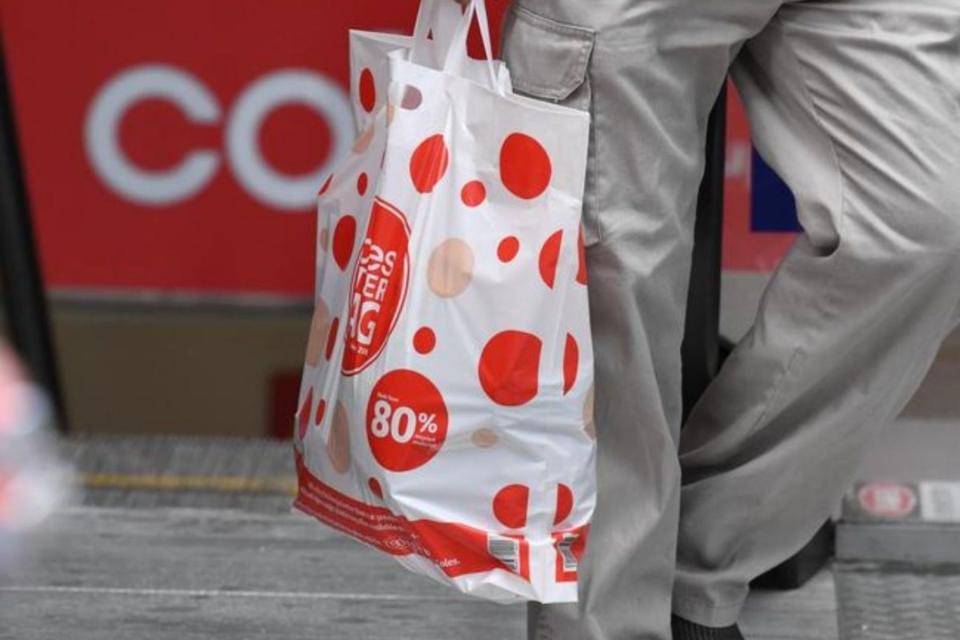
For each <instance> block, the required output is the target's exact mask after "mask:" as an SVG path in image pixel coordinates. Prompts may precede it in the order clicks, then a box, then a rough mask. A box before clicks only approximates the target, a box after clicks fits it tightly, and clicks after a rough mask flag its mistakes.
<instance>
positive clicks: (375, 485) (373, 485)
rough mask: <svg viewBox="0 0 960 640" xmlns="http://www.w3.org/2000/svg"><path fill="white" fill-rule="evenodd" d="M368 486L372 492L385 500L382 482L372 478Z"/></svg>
mask: <svg viewBox="0 0 960 640" xmlns="http://www.w3.org/2000/svg"><path fill="white" fill-rule="evenodd" d="M367 486H369V487H370V492H371V493H372V494H373V495H375V496H377V497H378V498H380V499H381V500H383V487H381V486H380V481H379V480H377V479H376V478H370V479H369V480H367Z"/></svg>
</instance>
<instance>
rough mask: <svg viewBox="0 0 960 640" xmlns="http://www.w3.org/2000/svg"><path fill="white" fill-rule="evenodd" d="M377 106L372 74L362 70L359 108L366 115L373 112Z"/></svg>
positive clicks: (375, 88)
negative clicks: (360, 107)
mask: <svg viewBox="0 0 960 640" xmlns="http://www.w3.org/2000/svg"><path fill="white" fill-rule="evenodd" d="M376 104H377V87H376V85H375V84H374V81H373V72H372V71H370V69H366V68H365V69H364V70H363V71H361V72H360V106H362V107H363V110H364V111H366V112H367V113H370V112H371V111H373V107H374V106H376Z"/></svg>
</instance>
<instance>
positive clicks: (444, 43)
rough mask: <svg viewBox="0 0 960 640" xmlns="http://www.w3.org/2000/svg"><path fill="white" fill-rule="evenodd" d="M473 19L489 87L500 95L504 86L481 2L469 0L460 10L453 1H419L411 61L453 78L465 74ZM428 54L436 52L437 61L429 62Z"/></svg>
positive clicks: (458, 4)
mask: <svg viewBox="0 0 960 640" xmlns="http://www.w3.org/2000/svg"><path fill="white" fill-rule="evenodd" d="M474 16H476V18H477V25H478V26H479V27H480V38H481V40H482V41H483V49H484V57H485V62H486V66H487V72H488V74H489V84H490V88H492V89H494V90H495V91H497V92H498V93H500V94H503V93H504V88H503V83H502V82H500V81H499V80H498V75H497V70H496V68H495V66H494V60H493V44H492V41H491V38H490V22H489V20H488V18H487V8H486V5H485V3H484V0H470V2H468V3H465V6H464V7H463V8H462V9H461V5H460V3H458V2H455V1H454V0H422V1H421V3H420V11H419V13H418V15H417V23H416V26H415V27H414V32H413V58H412V60H413V61H414V62H416V63H418V64H424V65H428V66H430V67H433V68H436V69H440V70H442V71H445V72H447V73H450V74H453V75H460V76H462V75H464V70H465V68H466V65H467V61H468V59H469V56H468V55H467V41H468V39H469V36H470V27H471V26H472V25H473V18H474ZM430 33H432V34H433V40H432V45H431V40H430V39H428V35H429V34H430ZM428 51H435V52H436V55H437V57H438V59H431V58H432V56H430V55H429V54H428Z"/></svg>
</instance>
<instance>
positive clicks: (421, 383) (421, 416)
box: [367, 369, 449, 471]
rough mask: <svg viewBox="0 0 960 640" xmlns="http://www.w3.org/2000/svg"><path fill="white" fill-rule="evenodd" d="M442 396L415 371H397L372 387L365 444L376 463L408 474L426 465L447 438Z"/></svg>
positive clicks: (444, 407)
mask: <svg viewBox="0 0 960 640" xmlns="http://www.w3.org/2000/svg"><path fill="white" fill-rule="evenodd" d="M448 421H449V414H448V413H447V405H446V403H445V402H444V401H443V395H442V394H441V393H440V390H439V389H437V387H436V385H434V384H433V383H432V382H430V380H429V379H428V378H427V377H426V376H423V375H422V374H420V373H417V372H416V371H411V370H409V369H397V370H396V371H391V372H390V373H388V374H386V375H384V376H383V377H382V378H380V380H379V381H377V384H376V385H374V387H373V391H372V392H371V393H370V400H369V401H368V402H367V441H368V442H369V443H370V450H371V451H372V452H373V457H374V458H376V459H377V462H379V463H380V465H381V466H382V467H383V468H385V469H389V470H390V471H410V470H411V469H416V468H417V467H421V466H423V465H425V464H426V463H427V462H429V461H430V460H431V459H432V458H433V457H434V456H435V455H437V452H439V451H440V448H441V447H442V446H443V442H444V440H446V438H447V423H448Z"/></svg>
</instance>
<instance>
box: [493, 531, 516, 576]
mask: <svg viewBox="0 0 960 640" xmlns="http://www.w3.org/2000/svg"><path fill="white" fill-rule="evenodd" d="M487 552H488V553H489V554H490V555H491V556H493V557H494V558H496V559H497V560H499V561H500V562H502V563H503V564H505V565H506V566H507V567H508V568H509V569H510V570H511V571H513V572H514V573H520V541H519V540H514V539H512V538H500V537H496V536H490V537H489V538H487Z"/></svg>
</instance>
